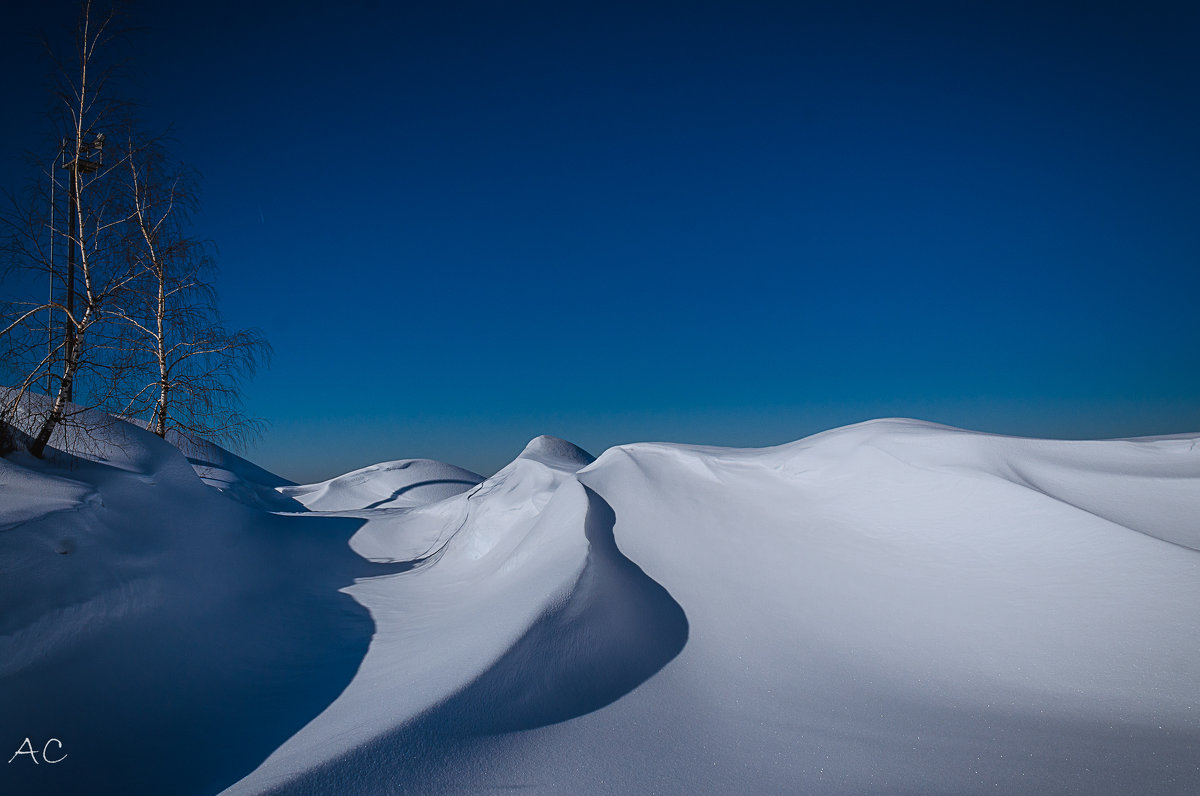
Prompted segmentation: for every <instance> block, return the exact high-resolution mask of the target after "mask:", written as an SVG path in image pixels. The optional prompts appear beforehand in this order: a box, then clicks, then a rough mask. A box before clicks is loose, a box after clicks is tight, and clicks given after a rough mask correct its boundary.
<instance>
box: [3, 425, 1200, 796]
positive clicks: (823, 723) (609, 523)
mask: <svg viewBox="0 0 1200 796" xmlns="http://www.w3.org/2000/svg"><path fill="white" fill-rule="evenodd" d="M185 451H186V453H181V452H180V451H179V450H177V449H176V448H175V447H173V446H171V445H170V444H168V443H166V442H164V441H162V440H160V439H158V438H157V437H154V436H152V435H150V434H148V433H146V432H145V431H143V430H141V429H138V428H135V427H133V426H131V425H126V424H120V423H118V424H115V425H113V426H111V427H110V428H108V429H107V430H106V431H105V432H104V437H103V439H101V440H100V441H99V442H98V443H97V444H96V445H94V446H93V448H92V450H91V452H90V453H87V454H82V455H77V456H68V455H67V454H64V453H61V452H55V453H53V455H51V456H50V457H48V458H47V459H46V460H35V459H33V458H31V457H29V456H28V455H26V454H20V453H18V454H14V455H13V456H11V457H9V458H8V459H0V745H2V746H4V748H5V753H4V755H3V756H4V758H5V759H8V757H9V755H12V754H13V753H15V752H16V751H17V750H18V748H19V747H20V746H21V745H22V743H23V742H24V740H25V739H26V738H29V739H30V741H31V744H32V746H33V747H34V748H35V749H37V750H38V754H39V756H40V755H41V753H42V751H43V749H44V744H45V743H46V742H47V740H48V739H50V738H54V739H58V740H59V742H60V743H61V748H60V747H55V746H53V745H51V746H50V747H49V754H48V755H47V758H53V757H59V756H60V755H61V754H64V753H65V754H67V755H68V756H67V757H66V758H65V759H62V761H61V762H58V763H53V764H52V763H50V762H48V760H45V761H42V762H41V763H40V764H38V763H34V762H33V761H31V760H30V758H29V756H28V755H22V756H18V757H16V759H14V760H12V761H11V762H9V763H8V764H6V765H5V766H4V768H3V770H0V793H3V794H26V793H28V794H43V793H80V794H85V793H86V794H98V793H113V794H142V793H145V794H171V793H196V794H215V793H220V792H225V793H230V794H248V793H264V792H266V793H271V792H278V793H304V794H382V793H422V794H423V793H446V792H453V793H479V792H509V791H521V792H533V793H545V794H576V793H612V794H629V793H659V794H676V793H679V794H691V793H720V794H734V793H747V794H750V793H755V794H756V793H955V794H961V793H997V792H1000V793H1079V794H1151V793H1179V794H1195V793H1200V434H1196V435H1181V436H1176V437H1164V438H1147V439H1135V440H1109V441H1050V440H1035V439H1021V438H1012V437H1000V436H992V435H987V434H981V433H975V432H969V431H963V430H959V429H955V428H949V427H945V426H938V425H933V424H930V423H924V422H919V421H915V420H879V421H872V422H867V423H862V424H859V425H855V426H849V427H846V428H840V429H836V430H833V431H828V432H825V433H823V434H818V435H816V436H813V437H809V438H807V439H803V440H800V441H799V442H794V443H791V444H787V445H782V446H779V447H775V448H764V449H727V448H709V447H697V446H687V445H673V444H657V443H646V444H632V445H623V446H620V447H616V448H612V449H609V450H607V451H605V452H604V453H603V454H602V455H601V456H600V457H599V458H597V459H593V458H592V456H590V455H589V454H587V453H585V452H584V451H582V450H580V449H579V448H577V447H575V446H574V445H571V444H570V443H568V442H565V441H562V440H558V439H555V438H552V437H539V438H537V439H535V440H533V441H532V442H530V443H529V445H528V446H527V447H526V448H525V450H524V451H522V452H521V453H520V455H518V456H517V457H516V458H515V459H514V460H513V461H512V462H511V463H510V464H509V465H508V466H506V467H505V468H503V469H502V470H500V471H499V472H498V473H496V474H495V475H494V476H492V477H491V478H486V479H485V478H483V477H482V476H479V475H476V474H474V473H471V472H469V471H467V470H463V469H461V468H458V467H454V466H452V465H449V464H442V463H439V462H433V461H429V460H423V459H401V460H397V461H391V462H385V463H382V464H378V465H374V466H372V467H367V468H364V469H362V470H357V471H355V472H352V473H348V474H346V475H344V476H340V477H338V478H334V479H331V480H329V481H326V482H323V483H320V484H311V485H295V484H290V483H288V482H286V481H284V480H283V479H280V478H278V477H276V476H273V475H271V474H270V473H268V472H266V471H264V470H262V469H260V468H258V467H256V466H254V465H252V464H250V463H249V462H247V461H245V460H243V459H240V458H238V457H236V456H234V455H232V454H230V453H228V452H226V451H224V450H221V449H220V448H217V447H215V446H208V445H205V446H195V445H193V446H190V447H185Z"/></svg>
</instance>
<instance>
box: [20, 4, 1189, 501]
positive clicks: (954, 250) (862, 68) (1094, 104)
mask: <svg viewBox="0 0 1200 796" xmlns="http://www.w3.org/2000/svg"><path fill="white" fill-rule="evenodd" d="M29 5H35V4H28V3H20V4H18V3H11V2H10V3H7V4H6V6H5V9H6V11H5V23H6V24H4V25H0V47H2V48H3V50H4V55H3V59H4V62H3V67H4V70H5V73H6V77H5V80H4V82H3V95H0V101H3V104H4V108H5V110H4V122H3V128H2V129H3V133H4V141H5V146H4V151H3V152H2V153H0V158H2V163H3V166H2V170H0V176H3V177H4V178H5V182H6V183H8V182H11V180H12V175H15V174H17V173H18V172H19V169H18V166H19V165H20V163H19V160H18V157H17V155H18V153H19V152H20V151H21V150H24V149H30V148H33V147H34V146H36V145H37V143H38V142H37V140H36V139H35V138H34V137H32V133H31V130H33V129H36V128H37V125H38V124H39V116H38V114H39V113H40V112H41V111H42V110H43V109H44V108H45V107H47V101H46V100H45V99H44V97H43V96H42V94H41V93H40V89H41V87H42V86H43V85H44V80H43V77H44V75H45V73H46V67H45V64H44V62H42V61H39V60H37V59H36V53H37V50H36V47H35V46H34V45H33V44H32V40H31V39H30V33H31V32H33V31H37V30H48V31H53V30H55V29H62V30H65V29H66V28H67V26H69V24H70V23H71V22H72V20H73V16H74V13H73V7H74V4H73V3H72V2H63V1H61V0H56V1H55V2H52V3H44V4H41V5H40V7H38V8H34V9H31V8H27V7H26V6H29ZM1104 5H1105V4H1103V3H1082V2H1081V3H1046V2H1035V3H1020V2H1012V1H1011V0H1005V1H1004V2H995V3H983V2H978V3H977V2H970V3H963V2H951V3H920V2H904V3H900V2H880V3H869V2H829V3H820V4H806V3H802V2H791V3H755V2H728V3H696V2H679V3H665V2H654V1H653V0H648V1H647V2H636V3H635V2H629V3H624V2H600V3H575V2H569V1H568V0H557V1H556V2H546V3H522V2H514V3H507V2H506V3H501V2H490V3H459V2H436V3H432V2H422V3H385V2H347V3H341V4H335V3H328V2H323V3H319V4H317V3H305V2H292V3H286V4H284V3H280V4H278V5H277V6H274V7H271V6H270V5H269V4H260V3H247V2H236V3H235V2H227V1H226V0H217V1H216V2H198V1H195V0H179V1H178V2H171V3H165V2H164V3H149V2H143V3H142V4H141V5H140V6H135V9H134V14H133V16H134V19H135V20H136V21H137V22H138V23H139V24H141V25H143V26H144V27H145V28H147V30H146V32H145V33H143V34H140V37H139V38H138V39H137V43H136V45H135V46H134V47H133V50H134V51H136V60H135V64H136V66H137V70H136V75H137V78H136V80H134V81H132V82H131V83H130V84H128V85H127V87H126V88H125V89H124V90H123V93H125V94H127V95H129V96H132V97H133V98H134V99H136V100H138V101H139V102H140V103H142V105H143V106H144V110H145V114H146V116H147V117H148V118H149V119H150V120H151V121H152V122H153V123H154V124H157V125H160V126H162V125H165V124H168V123H170V124H173V125H174V132H175V136H176V138H177V140H178V143H177V145H176V147H175V152H176V154H177V155H178V156H179V157H181V158H182V159H184V160H186V161H188V162H189V163H191V164H192V165H194V166H195V167H196V168H197V169H199V171H200V172H201V173H202V174H203V176H204V183H203V196H202V199H203V212H202V214H201V216H200V217H199V219H198V222H197V232H198V233H200V234H201V235H203V236H204V237H208V238H211V239H212V240H213V241H215V242H216V244H217V246H218V247H219V250H220V264H221V267H222V276H221V282H220V286H221V290H222V296H223V308H224V310H225V312H226V315H227V316H228V319H229V321H230V323H231V324H234V325H253V326H258V327H260V328H262V329H263V330H264V331H265V333H266V334H267V336H268V337H269V338H270V340H271V341H272V343H273V344H274V347H275V351H276V356H275V360H274V364H273V366H272V367H271V368H270V369H269V370H267V371H266V372H264V373H262V374H260V375H259V377H258V378H257V379H256V380H255V381H253V382H252V383H251V384H250V385H249V386H248V388H247V391H246V398H247V405H248V407H249V409H250V410H251V411H252V412H253V413H255V414H258V415H261V416H263V417H265V418H267V419H269V420H270V421H271V423H272V426H271V427H270V428H269V430H268V431H267V433H266V435H265V437H264V438H263V440H262V441H261V442H260V443H258V444H257V445H256V446H255V447H253V448H252V449H250V451H249V456H250V457H251V458H253V459H255V460H256V461H258V462H259V463H261V464H263V465H264V466H266V467H268V468H270V469H273V470H275V471H277V472H279V473H280V474H282V475H285V476H288V477H291V478H295V479H298V480H311V479H316V478H318V477H327V476H330V475H334V474H336V473H339V472H343V471H345V470H348V469H351V468H353V467H357V466H362V465H365V464H369V463H372V462H375V461H380V460H385V459H393V458H404V457H412V456H428V457H433V458H439V459H443V460H448V461H452V462H455V463H457V464H461V465H464V466H467V467H471V468H473V469H476V470H480V471H483V472H485V473H487V472H491V471H493V470H494V469H496V468H497V467H499V466H501V465H502V464H504V463H505V462H506V461H507V460H509V459H510V458H512V456H514V455H515V454H516V453H517V452H518V451H519V450H520V448H521V447H522V446H523V444H524V443H525V442H526V441H527V440H528V439H529V438H530V437H532V436H535V435H537V434H540V433H550V434H554V435H557V436H562V437H565V438H567V439H570V440H572V441H574V442H576V443H577V444H580V445H582V446H583V447H585V448H588V449H589V450H591V451H592V452H593V453H599V452H600V451H601V450H603V449H604V448H606V447H608V446H610V445H613V444H619V443H622V442H631V441H639V440H670V441H681V442H697V443H710V444H720V445H766V444H774V443H779V442H784V441H788V440H792V439H796V438H799V437H802V436H805V435H807V434H810V433H814V432H816V431H821V430H824V429H826V428H830V427H833V426H837V425H842V424H846V423H851V422H856V421H859V420H864V419H868V418H871V417H880V416H894V415H900V416H911V417H919V418H923V419H928V420H934V421H939V422H943V423H950V424H953V425H959V426H964V427H968V428H974V429H981V430H987V431H996V432H1002V433H1013V434H1026V435H1044V436H1054V437H1076V436H1078V437H1100V436H1125V435H1141V434H1158V433H1171V432H1184V431H1200V193H1198V191H1200V48H1198V47H1197V45H1196V43H1197V41H1200V5H1197V4H1195V3H1174V4H1152V3H1137V4H1134V3H1117V4H1111V6H1112V7H1111V8H1105V7H1104ZM31 58H32V59H33V60H32V61H31V60H30V59H31Z"/></svg>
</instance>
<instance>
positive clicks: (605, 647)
mask: <svg viewBox="0 0 1200 796" xmlns="http://www.w3.org/2000/svg"><path fill="white" fill-rule="evenodd" d="M583 489H584V491H585V493H586V494H587V500H588V508H587V515H586V517H585V519H584V533H585V535H586V537H587V540H588V545H589V547H588V556H587V562H586V564H585V565H584V568H583V571H582V572H581V573H580V575H579V579H578V580H577V581H576V582H575V584H574V586H573V587H572V588H571V591H570V595H569V597H568V598H567V599H566V600H565V601H564V602H563V603H562V604H561V605H559V606H556V607H555V608H554V609H552V610H550V611H549V612H547V613H546V614H544V615H543V616H542V617H540V618H539V619H538V620H537V621H536V622H534V624H533V625H532V626H531V627H530V628H529V630H528V631H526V633H525V634H524V635H523V636H522V637H521V638H520V639H518V640H517V642H516V643H515V644H513V646H512V647H510V648H509V650H508V651H507V652H505V653H504V654H503V655H502V656H501V657H500V658H499V659H498V660H497V661H496V662H495V663H494V664H492V666H491V667H490V668H489V669H488V670H487V671H485V672H484V673H483V674H482V675H480V676H479V677H478V678H476V679H475V680H474V681H473V682H472V683H470V684H469V685H467V686H466V687H465V688H463V689H462V690H461V691H459V692H458V693H457V694H455V695H453V696H451V697H450V698H449V699H447V700H446V701H445V702H443V703H442V704H441V705H438V706H436V707H434V708H433V709H432V710H430V711H429V712H428V713H427V714H425V715H424V716H423V717H421V718H420V719H418V720H417V721H416V722H415V724H414V726H413V728H412V729H413V731H414V732H416V733H417V734H419V735H421V736H425V737H447V736H451V737H453V736H459V737H470V736H481V735H493V734H497V733H504V732H514V731H518V730H529V729H533V728H535V727H543V726H546V725H549V724H557V723H558V722H561V721H567V720H568V719H573V718H576V717H577V716H582V715H584V714H586V713H591V712H592V711H595V710H599V709H600V708H602V707H604V706H605V705H608V704H610V703H612V702H615V701H616V700H618V699H620V698H621V697H622V696H624V695H625V694H627V693H629V692H630V691H632V690H633V689H635V688H637V687H638V686H639V685H641V684H642V683H643V682H645V681H646V680H648V679H649V678H650V677H651V676H652V675H654V674H655V673H656V672H658V671H659V670H660V669H661V668H662V667H663V666H665V665H666V664H667V663H668V662H669V661H670V660H671V659H673V658H674V657H675V656H676V655H678V654H679V652H680V651H681V650H682V649H683V647H684V644H686V643H687V637H688V621H687V616H686V615H685V614H684V612H683V608H682V607H680V605H679V603H677V602H675V600H674V599H673V598H672V597H671V595H670V594H669V593H668V592H667V590H666V589H665V588H663V587H662V586H661V585H660V584H659V583H658V582H656V581H655V580H653V579H652V578H650V577H649V576H648V575H646V573H645V572H643V571H642V570H641V568H640V567H638V566H637V565H636V564H634V563H633V562H632V561H630V560H629V559H628V558H626V557H625V556H624V555H623V554H622V553H621V551H620V549H619V548H618V547H617V542H616V538H615V536H614V535H613V528H614V526H615V524H616V515H615V513H614V512H613V509H612V507H611V506H610V505H609V504H608V503H607V502H606V501H605V500H604V499H603V498H602V497H600V496H599V495H598V494H596V493H595V492H593V491H592V490H591V489H589V488H587V487H583Z"/></svg>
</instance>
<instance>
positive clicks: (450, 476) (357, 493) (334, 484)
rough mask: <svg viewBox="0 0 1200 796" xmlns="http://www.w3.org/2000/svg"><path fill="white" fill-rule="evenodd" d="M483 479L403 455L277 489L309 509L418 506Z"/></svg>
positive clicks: (439, 464) (446, 466)
mask: <svg viewBox="0 0 1200 796" xmlns="http://www.w3.org/2000/svg"><path fill="white" fill-rule="evenodd" d="M482 480H483V476H481V475H476V474H475V473H473V472H471V471H470V470H464V469H463V468H461V467H455V466H454V465H452V464H443V463H442V462H435V461H431V460H429V459H403V460H401V461H395V462H383V463H381V464H373V465H371V466H370V467H364V468H362V469H361V470H355V471H353V472H350V473H346V474H345V475H339V476H338V477H337V478H331V479H330V480H328V481H322V482H321V483H319V484H306V485H304V486H284V487H281V488H280V489H279V492H280V493H281V494H282V495H285V496H286V497H290V498H293V499H294V500H296V501H298V502H300V503H302V504H304V506H306V507H307V508H309V509H312V510H313V511H345V510H348V509H375V508H383V507H385V506H391V507H398V506H419V505H421V504H424V503H430V502H433V501H436V500H442V499H443V498H448V497H450V496H452V495H457V494H458V493H459V492H463V491H465V490H466V489H468V488H470V487H472V486H475V485H476V484H478V483H479V482H480V481H482Z"/></svg>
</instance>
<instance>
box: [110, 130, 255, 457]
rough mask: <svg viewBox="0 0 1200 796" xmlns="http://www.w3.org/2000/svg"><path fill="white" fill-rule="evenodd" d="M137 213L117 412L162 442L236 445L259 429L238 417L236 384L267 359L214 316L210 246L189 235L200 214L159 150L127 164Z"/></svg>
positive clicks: (185, 183) (189, 180)
mask: <svg viewBox="0 0 1200 796" xmlns="http://www.w3.org/2000/svg"><path fill="white" fill-rule="evenodd" d="M127 185H128V189H129V191H130V196H131V199H132V206H133V227H134V236H133V237H134V239H135V240H134V241H133V242H132V243H131V246H130V256H131V258H132V259H133V261H134V262H135V264H136V266H137V269H138V277H137V279H135V280H134V282H133V283H132V285H131V291H130V293H131V295H132V296H133V301H132V302H131V303H130V304H129V305H128V306H127V307H125V308H124V310H123V318H124V320H125V321H126V322H127V323H129V324H130V325H131V326H133V327H134V329H135V330H136V331H135V333H134V335H132V336H131V338H130V341H131V343H130V344H131V351H132V352H133V361H132V362H131V363H130V364H131V365H132V367H130V368H128V369H127V370H126V373H127V374H128V376H127V378H129V379H130V381H131V384H130V395H129V398H128V401H127V403H126V405H125V407H124V409H123V410H122V413H123V414H125V415H130V416H140V417H143V418H144V419H145V422H146V424H147V427H148V428H149V429H150V430H151V431H153V432H154V433H155V434H157V435H158V436H160V437H166V436H167V434H168V432H173V433H174V434H176V435H178V436H179V437H181V438H183V439H188V438H194V437H205V438H210V439H218V440H225V441H233V442H240V441H242V440H243V439H244V438H245V437H246V436H247V435H248V434H250V433H253V432H255V431H256V430H257V425H258V424H257V422H256V421H254V420H252V419H251V418H249V417H247V416H246V415H245V414H244V413H243V411H242V409H241V400H240V394H241V391H240V385H241V381H242V380H243V379H244V378H246V377H249V376H252V375H253V374H254V372H255V370H256V369H257V367H258V365H259V364H260V363H262V362H265V361H266V360H267V359H268V358H269V356H270V346H269V345H268V343H267V342H266V340H265V339H264V338H263V336H262V335H261V333H259V332H258V331H257V330H253V329H241V330H237V331H233V332H230V331H228V330H226V328H225V327H224V325H223V323H222V321H221V316H220V313H219V312H218V309H217V300H216V291H215V290H214V287H213V285H212V282H211V275H212V274H213V273H214V272H215V266H214V265H213V261H212V258H211V256H210V254H209V248H210V247H209V246H208V245H206V244H205V243H204V242H202V241H200V240H197V239H195V238H193V237H190V236H189V235H188V226H189V221H190V218H191V215H192V213H193V212H194V211H195V209H196V207H197V194H196V181H195V178H194V176H192V175H191V174H189V173H188V172H187V171H185V170H184V169H182V168H181V167H178V166H172V165H171V163H170V161H169V159H168V158H167V157H166V154H165V152H164V150H163V148H162V146H150V147H146V148H144V149H141V150H139V152H138V154H137V155H135V156H134V157H131V158H129V160H128V161H127Z"/></svg>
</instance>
